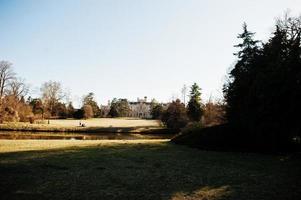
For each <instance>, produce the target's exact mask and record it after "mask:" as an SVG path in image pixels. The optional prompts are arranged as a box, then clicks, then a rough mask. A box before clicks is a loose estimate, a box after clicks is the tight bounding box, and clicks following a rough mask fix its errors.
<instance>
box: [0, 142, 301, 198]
mask: <svg viewBox="0 0 301 200" xmlns="http://www.w3.org/2000/svg"><path fill="white" fill-rule="evenodd" d="M300 166H301V165H300V160H299V159H295V158H292V157H290V158H289V159H287V160H285V161H283V160H281V159H280V158H279V157H275V156H267V155H256V154H237V153H218V152H204V151H199V150H196V149H190V148H187V147H181V146H176V145H172V144H169V143H152V144H147V143H143V144H139V143H137V144H107V145H99V146H93V147H72V148H63V149H56V150H45V151H25V152H15V153H0V172H1V173H0V195H1V199H174V200H180V199H181V200H182V199H207V200H210V199H212V200H218V199H298V198H299V197H300V191H299V190H297V189H298V188H299V186H301V184H300V176H299V175H300V170H299V169H300V168H299V167H300Z"/></svg>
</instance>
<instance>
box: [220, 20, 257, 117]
mask: <svg viewBox="0 0 301 200" xmlns="http://www.w3.org/2000/svg"><path fill="white" fill-rule="evenodd" d="M254 34H255V33H252V32H250V31H248V29H247V25H246V23H244V24H243V33H241V34H239V35H238V38H239V39H241V40H242V43H240V44H238V45H235V47H237V48H239V49H240V50H239V51H238V52H237V53H235V54H234V55H236V56H237V57H238V61H237V63H236V65H235V66H234V68H233V69H232V70H231V72H230V82H228V83H226V85H225V86H224V96H225V100H226V102H227V108H226V109H227V118H228V120H229V121H230V122H238V121H240V120H241V119H244V118H245V113H244V112H243V109H244V108H246V107H244V105H245V103H247V98H246V95H247V94H248V91H249V87H250V83H251V79H252V78H251V71H252V67H253V66H254V62H255V59H256V58H257V56H258V55H260V50H259V47H258V42H259V41H257V40H254V39H253V37H254ZM246 112H247V111H246ZM238 123H240V122H238Z"/></svg>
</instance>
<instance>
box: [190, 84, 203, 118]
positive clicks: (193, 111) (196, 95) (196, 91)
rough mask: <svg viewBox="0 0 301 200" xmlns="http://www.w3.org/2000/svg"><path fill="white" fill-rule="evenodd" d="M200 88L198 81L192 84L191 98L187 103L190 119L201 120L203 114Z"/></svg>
mask: <svg viewBox="0 0 301 200" xmlns="http://www.w3.org/2000/svg"><path fill="white" fill-rule="evenodd" d="M200 90H201V89H200V87H199V86H198V85H197V84H196V83H194V84H193V85H192V86H191V90H190V100H189V102H188V105H187V114H188V117H189V119H190V120H192V121H200V120H201V118H202V115H203V109H202V106H201V92H200Z"/></svg>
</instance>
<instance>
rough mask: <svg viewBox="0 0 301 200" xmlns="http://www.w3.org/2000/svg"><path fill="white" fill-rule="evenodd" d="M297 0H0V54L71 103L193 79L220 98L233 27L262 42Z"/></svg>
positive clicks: (157, 93) (166, 90) (131, 95)
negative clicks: (64, 91)
mask: <svg viewBox="0 0 301 200" xmlns="http://www.w3.org/2000/svg"><path fill="white" fill-rule="evenodd" d="M287 9H290V10H291V13H292V14H294V15H296V14H299V13H300V12H301V0H227V1H222V0H82V1H79V0H47V1H46V0H19V1H15V0H0V27H1V31H0V60H8V61H10V62H12V63H13V66H14V70H15V71H16V73H17V74H18V76H20V77H22V78H25V79H26V81H27V83H29V84H30V86H31V93H32V95H37V92H38V88H39V87H40V85H41V83H43V82H45V81H48V80H54V81H60V82H61V83H62V85H63V87H64V88H68V89H69V90H70V91H71V93H72V96H73V100H74V101H75V102H78V100H79V99H80V97H81V96H82V95H84V94H87V93H88V92H90V91H91V92H94V93H95V94H96V98H97V100H98V102H99V103H102V104H105V103H106V102H107V101H108V100H109V99H112V98H113V97H118V98H119V97H122V98H128V99H129V100H135V99H136V98H137V97H144V96H147V97H148V98H149V99H150V98H156V99H157V100H159V101H163V102H166V101H169V100H170V99H171V97H172V96H177V95H178V96H179V97H181V93H180V91H181V88H182V86H183V84H186V85H191V84H192V83H193V82H196V83H198V84H199V85H200V87H201V88H202V93H203V94H202V95H203V99H208V98H209V96H210V95H211V94H212V95H213V96H220V94H221V87H222V84H223V82H224V77H225V75H226V73H227V71H228V69H229V67H230V66H231V65H233V63H234V62H235V57H234V56H233V52H235V51H236V49H235V48H234V47H233V45H235V44H237V42H238V41H237V39H236V36H237V34H238V33H240V32H241V26H242V23H243V22H244V21H245V22H247V24H248V26H249V29H250V30H251V31H254V32H256V33H257V34H256V38H257V39H266V38H268V36H269V35H270V33H271V31H272V30H273V24H274V21H275V17H278V16H281V15H282V14H283V13H284V12H285V11H286V10H287Z"/></svg>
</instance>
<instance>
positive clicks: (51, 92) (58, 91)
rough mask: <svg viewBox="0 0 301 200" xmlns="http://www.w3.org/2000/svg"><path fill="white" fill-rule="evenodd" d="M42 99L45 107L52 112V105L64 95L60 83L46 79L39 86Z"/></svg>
mask: <svg viewBox="0 0 301 200" xmlns="http://www.w3.org/2000/svg"><path fill="white" fill-rule="evenodd" d="M40 90H41V93H42V101H43V104H44V105H45V108H46V109H47V110H49V112H50V113H51V114H52V113H53V110H54V106H55V105H56V104H57V103H58V102H59V101H60V100H61V99H62V98H63V97H64V95H63V91H62V86H61V83H59V82H56V81H48V82H45V83H43V84H42V86H41V89H40Z"/></svg>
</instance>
